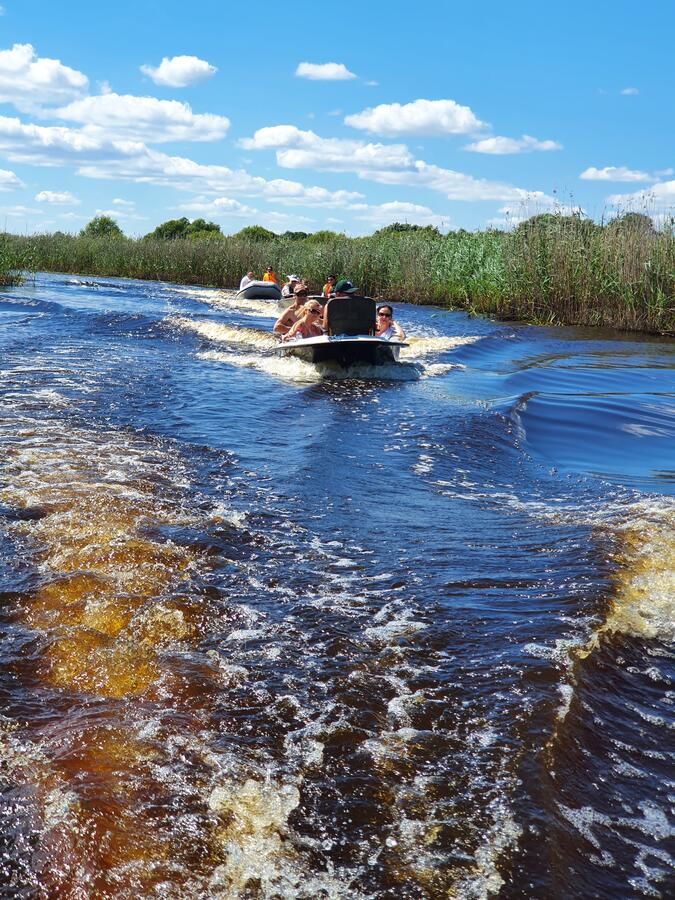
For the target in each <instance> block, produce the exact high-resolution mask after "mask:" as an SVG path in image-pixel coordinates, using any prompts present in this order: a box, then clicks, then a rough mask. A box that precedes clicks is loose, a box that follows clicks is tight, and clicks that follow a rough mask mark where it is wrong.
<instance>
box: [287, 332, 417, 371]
mask: <svg viewBox="0 0 675 900" xmlns="http://www.w3.org/2000/svg"><path fill="white" fill-rule="evenodd" d="M407 346H408V345H407V344H404V343H402V342H401V341H386V340H384V339H383V338H377V337H370V336H366V335H358V336H351V335H350V336H346V335H345V336H343V335H339V336H336V337H326V336H322V337H316V338H302V339H300V340H297V341H289V342H288V343H282V344H280V345H279V347H277V348H276V350H275V352H276V353H278V354H279V355H281V356H295V357H297V358H298V359H302V360H304V361H305V362H309V363H337V365H339V366H341V367H342V368H344V369H346V368H349V367H350V366H354V365H367V366H384V365H390V364H391V363H397V362H398V361H399V354H400V352H401V347H407Z"/></svg>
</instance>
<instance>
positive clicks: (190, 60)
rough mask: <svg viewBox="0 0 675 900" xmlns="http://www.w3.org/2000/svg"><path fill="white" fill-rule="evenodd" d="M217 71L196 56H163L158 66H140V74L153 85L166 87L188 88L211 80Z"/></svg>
mask: <svg viewBox="0 0 675 900" xmlns="http://www.w3.org/2000/svg"><path fill="white" fill-rule="evenodd" d="M217 71H218V69H217V68H216V67H215V66H212V65H210V63H207V62H206V60H205V59H199V57H197V56H172V57H171V58H170V59H169V57H167V56H165V57H164V58H163V59H162V61H161V63H160V64H159V66H157V67H156V68H153V67H152V66H148V65H143V66H141V72H143V74H144V75H147V76H148V78H151V79H152V80H153V81H154V82H155V84H160V85H164V86H166V87H189V86H190V85H193V84H197V83H198V82H200V81H204V80H205V79H206V78H211V76H212V75H215V74H216V72H217Z"/></svg>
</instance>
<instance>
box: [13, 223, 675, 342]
mask: <svg viewBox="0 0 675 900" xmlns="http://www.w3.org/2000/svg"><path fill="white" fill-rule="evenodd" d="M633 225H634V226H635V227H632V226H633ZM268 265H271V266H273V267H274V270H275V271H276V272H277V273H278V274H279V275H280V276H281V275H286V274H288V273H290V272H299V273H300V274H301V275H302V276H303V277H304V278H305V279H306V280H307V282H308V283H309V284H310V286H311V287H312V288H314V289H318V288H320V286H321V285H322V284H323V283H324V281H325V278H326V275H328V274H329V273H332V274H335V275H336V276H337V277H338V278H340V277H349V278H350V279H351V280H352V281H353V282H354V283H355V284H356V285H357V286H358V287H359V289H360V290H361V291H362V292H363V293H365V294H368V295H370V296H373V297H376V298H378V299H379V298H385V297H386V298H387V299H389V300H392V301H396V300H405V301H407V302H412V303H424V304H429V303H432V304H438V305H443V306H447V307H450V308H456V309H465V310H468V311H470V312H471V313H475V314H488V315H493V316H496V317H498V318H504V319H520V320H524V321H528V322H535V323H546V324H572V325H604V326H610V327H615V328H620V329H626V330H638V331H645V332H652V333H668V334H672V333H675V236H674V235H673V230H672V227H671V228H670V229H666V230H664V231H661V232H656V231H654V230H653V229H649V228H645V227H644V224H643V223H641V222H638V223H629V224H628V225H626V226H625V227H619V225H617V224H616V223H614V224H612V223H610V224H609V225H606V226H600V225H595V224H594V223H592V222H590V221H588V220H582V219H580V218H576V217H563V216H538V217H535V218H534V219H532V220H529V221H528V222H526V223H523V224H522V225H520V226H519V227H518V228H516V229H515V231H513V232H510V233H505V232H500V231H484V232H475V233H469V232H463V231H460V232H454V233H450V234H448V235H445V236H443V235H436V234H433V233H429V232H414V231H411V232H393V233H380V234H375V235H372V236H370V237H362V238H348V237H345V236H342V235H334V236H332V237H327V238H326V239H323V240H313V239H312V238H311V237H310V238H309V239H304V240H292V239H288V238H282V237H278V238H275V239H273V240H264V241H255V240H246V239H242V238H239V237H238V236H236V235H234V236H232V237H224V236H222V235H215V236H213V237H206V238H203V239H199V240H195V239H176V240H171V241H165V240H152V239H148V238H143V239H129V238H124V237H108V238H95V237H86V236H74V235H69V234H62V233H56V234H51V235H34V236H28V237H27V236H16V235H8V234H6V235H3V236H1V238H0V273H1V272H2V271H3V268H2V267H3V266H4V267H5V271H7V272H11V271H16V270H21V269H23V270H24V271H51V272H68V273H80V274H86V275H108V276H118V277H127V278H139V279H155V280H158V281H170V282H177V283H182V284H197V285H208V286H213V287H221V288H233V287H236V286H237V285H238V284H239V280H240V278H241V276H242V274H243V273H244V272H246V271H248V270H253V271H254V272H255V273H256V274H258V276H260V275H261V274H262V272H263V271H264V268H265V267H266V266H268Z"/></svg>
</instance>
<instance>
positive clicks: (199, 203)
mask: <svg viewBox="0 0 675 900" xmlns="http://www.w3.org/2000/svg"><path fill="white" fill-rule="evenodd" d="M178 209H179V210H181V211H183V212H189V213H198V214H199V215H200V216H211V217H212V218H218V217H224V216H236V217H240V216H243V217H244V218H247V217H249V216H253V215H256V214H257V213H258V212H259V210H257V209H256V208H255V207H253V206H247V205H246V204H245V203H240V202H239V201H238V200H233V199H232V198H231V197H215V198H213V199H211V198H208V197H195V199H194V200H191V201H190V202H189V203H181V204H180V206H179V207H178Z"/></svg>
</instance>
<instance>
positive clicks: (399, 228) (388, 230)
mask: <svg viewBox="0 0 675 900" xmlns="http://www.w3.org/2000/svg"><path fill="white" fill-rule="evenodd" d="M412 231H417V232H421V233H422V234H425V235H428V236H429V237H432V236H433V237H440V236H441V233H440V231H439V230H438V228H436V226H435V225H409V224H408V223H407V222H392V224H391V225H385V226H384V228H378V230H377V231H376V232H374V234H373V236H376V235H385V234H410V232H412Z"/></svg>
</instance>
